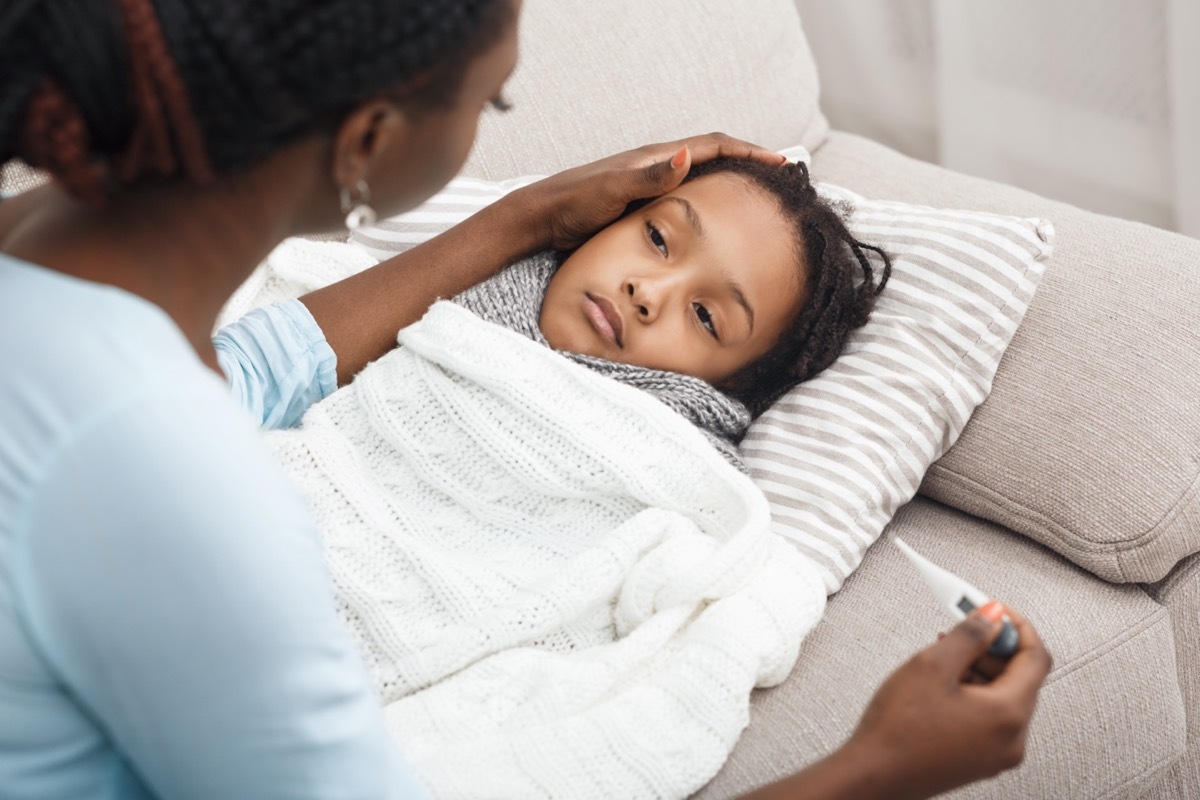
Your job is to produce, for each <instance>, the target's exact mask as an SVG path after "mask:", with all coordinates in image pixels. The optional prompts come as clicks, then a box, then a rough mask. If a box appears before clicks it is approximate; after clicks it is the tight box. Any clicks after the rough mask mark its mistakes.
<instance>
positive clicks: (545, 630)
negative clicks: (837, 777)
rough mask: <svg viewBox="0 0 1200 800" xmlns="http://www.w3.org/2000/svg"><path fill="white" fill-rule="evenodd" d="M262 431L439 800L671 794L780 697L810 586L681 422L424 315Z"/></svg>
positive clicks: (601, 381) (759, 500)
mask: <svg viewBox="0 0 1200 800" xmlns="http://www.w3.org/2000/svg"><path fill="white" fill-rule="evenodd" d="M399 339H400V342H401V344H402V345H403V346H402V347H401V348H399V349H397V350H395V351H393V352H392V353H390V354H388V355H387V356H385V357H384V358H382V359H380V360H378V361H377V362H375V363H373V364H372V365H370V366H369V367H367V368H366V369H365V370H364V371H363V372H362V373H361V374H360V375H359V376H358V377H357V378H356V379H355V381H354V382H353V383H352V384H351V385H350V386H349V387H346V388H344V389H342V390H340V391H338V392H336V393H335V394H333V395H332V396H330V397H329V398H327V399H326V400H324V401H322V402H321V403H319V404H317V405H316V406H314V407H313V408H312V409H311V410H310V411H309V413H308V414H307V415H306V416H305V417H304V420H303V422H302V425H301V427H300V428H299V429H296V430H290V431H279V432H274V433H271V434H269V435H268V438H269V441H270V442H271V444H272V446H273V447H274V449H275V451H276V452H277V453H278V455H279V457H280V459H281V461H282V462H283V463H284V464H285V466H286V468H287V469H288V471H289V472H290V473H291V474H292V476H293V477H294V478H295V480H296V481H297V482H298V483H299V484H300V486H301V487H302V488H303V490H304V491H305V493H306V494H307V496H308V498H309V499H310V501H311V504H312V507H313V509H314V511H315V514H316V516H317V519H318V522H319V524H320V527H321V530H322V532H323V535H324V537H325V543H326V550H327V554H328V559H329V565H330V568H331V572H332V575H333V579H334V582H335V584H336V588H337V594H338V598H339V607H340V610H341V613H342V615H343V616H344V618H345V621H346V623H347V625H348V626H349V628H350V630H351V631H352V632H353V635H354V636H355V637H356V639H357V641H358V643H359V646H360V647H361V649H362V652H363V653H364V655H365V658H366V660H367V663H368V665H369V667H370V670H371V673H372V675H373V677H374V681H375V687H376V689H377V691H378V692H379V695H380V696H381V698H382V700H383V701H384V703H385V704H386V713H387V719H388V723H389V727H390V729H391V731H392V733H393V734H394V735H395V737H396V739H397V741H398V742H399V744H400V746H401V748H402V749H403V750H404V752H405V754H406V756H407V758H408V759H409V760H410V761H411V763H412V764H413V766H414V767H415V769H416V770H417V772H418V774H419V775H420V776H421V778H422V779H423V780H424V781H425V783H426V784H427V785H428V787H429V789H430V791H431V792H432V794H433V795H434V796H436V797H496V798H513V797H521V798H536V797H571V798H577V797H598V798H610V797H621V798H638V797H647V798H649V797H685V796H687V795H688V794H690V793H691V792H693V791H695V790H696V789H698V788H699V787H701V786H702V785H703V784H704V783H705V782H707V781H708V779H709V778H711V777H712V776H713V775H714V774H715V773H716V772H717V770H718V769H719V768H720V766H721V764H722V763H723V762H724V760H725V758H726V757H727V755H728V753H729V751H730V749H731V748H732V747H733V744H734V742H735V741H736V740H737V738H738V736H739V734H740V732H741V730H742V729H743V727H744V726H745V725H746V723H747V719H748V708H749V698H750V691H751V689H752V688H753V687H755V686H769V685H773V684H775V683H778V682H780V681H782V680H783V679H784V678H785V677H786V676H787V674H788V672H789V671H790V670H791V667H792V665H793V664H794V662H795V659H796V657H797V653H798V650H799V646H800V643H801V640H802V639H803V637H804V636H805V634H806V633H807V632H808V631H809V630H810V629H811V628H812V627H813V626H814V625H815V624H816V622H817V620H818V619H819V618H820V616H821V614H822V612H823V610H824V604H825V590H824V586H823V584H822V581H821V579H820V576H819V575H818V573H817V572H816V570H815V569H814V567H813V566H812V564H811V563H810V562H809V561H807V560H806V559H805V558H804V557H803V556H802V555H800V554H799V553H798V552H797V551H796V549H795V548H794V547H791V546H790V545H788V544H786V543H785V542H784V541H783V540H782V539H781V538H779V537H778V536H776V535H774V534H772V533H771V532H770V530H769V524H770V523H769V519H770V515H769V511H768V507H767V503H766V501H765V499H764V497H763V495H762V494H761V492H760V491H759V490H758V489H757V488H755V486H754V484H753V483H752V482H751V480H750V479H749V478H748V477H747V476H745V475H744V474H742V473H741V472H739V471H738V470H737V469H735V468H734V467H732V466H731V465H730V464H729V463H728V462H727V461H725V460H724V459H722V458H721V456H720V455H719V454H718V453H717V452H716V451H714V450H713V448H712V447H711V446H710V445H709V443H708V441H707V440H706V438H705V437H704V436H703V435H701V433H700V432H699V431H698V430H697V429H696V428H695V427H694V426H693V425H691V424H689V423H688V422H687V421H686V420H685V419H684V418H683V417H681V416H679V415H678V414H675V413H673V412H672V411H671V410H669V409H668V408H666V407H665V406H664V405H663V404H662V403H660V402H658V401H656V400H655V399H654V398H652V397H650V396H648V395H647V394H646V393H644V392H642V391H638V390H635V389H633V388H631V387H630V386H628V385H624V384H622V383H620V382H617V381H613V380H608V379H607V378H605V377H604V376H602V375H601V374H598V373H597V372H595V371H594V370H592V369H587V368H584V367H583V366H582V365H580V364H577V363H574V362H572V361H571V360H570V359H568V358H566V357H564V356H562V355H561V354H559V353H556V352H554V351H552V350H550V349H548V348H546V347H544V346H542V345H540V344H538V343H537V342H536V341H534V340H532V339H530V338H528V337H527V336H525V335H522V334H520V333H517V332H514V331H512V330H508V329H506V328H503V327H500V326H498V325H495V324H492V323H489V322H487V321H485V320H482V319H480V318H479V317H478V316H476V315H474V314H472V313H471V312H470V311H468V310H466V309H465V308H463V307H461V306H458V305H454V304H451V303H445V302H443V303H438V304H437V305H435V306H434V307H433V308H432V309H431V310H430V312H429V313H428V314H427V315H426V317H425V318H424V319H423V320H422V321H420V322H419V323H417V324H416V325H413V326H411V327H409V328H407V329H405V330H403V331H401V332H400V336H399Z"/></svg>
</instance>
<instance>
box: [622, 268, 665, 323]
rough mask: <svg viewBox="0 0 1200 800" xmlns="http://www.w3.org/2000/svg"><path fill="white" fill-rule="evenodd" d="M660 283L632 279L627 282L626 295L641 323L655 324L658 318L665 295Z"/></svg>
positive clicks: (643, 279)
mask: <svg viewBox="0 0 1200 800" xmlns="http://www.w3.org/2000/svg"><path fill="white" fill-rule="evenodd" d="M660 283H661V282H659V281H654V280H648V279H645V278H630V279H628V280H626V281H625V294H626V295H627V296H628V297H629V301H630V303H632V304H633V308H634V311H636V312H637V318H638V320H640V321H641V322H653V321H654V320H655V318H657V317H658V312H659V309H660V308H661V307H662V294H663V287H662V286H661V285H660Z"/></svg>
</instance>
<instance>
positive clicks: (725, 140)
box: [680, 133, 787, 165]
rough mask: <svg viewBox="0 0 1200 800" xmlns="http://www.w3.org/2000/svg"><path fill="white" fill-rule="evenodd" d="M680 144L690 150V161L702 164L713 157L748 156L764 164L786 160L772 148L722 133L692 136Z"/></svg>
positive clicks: (780, 163) (780, 162)
mask: <svg viewBox="0 0 1200 800" xmlns="http://www.w3.org/2000/svg"><path fill="white" fill-rule="evenodd" d="M680 144H686V145H687V146H688V149H689V150H691V152H692V163H694V164H703V163H704V162H705V161H712V160H713V159H714V158H748V159H750V160H752V161H761V162H762V163H764V164H779V165H782V164H784V163H786V162H787V158H785V157H784V156H781V155H779V153H776V152H775V151H774V150H769V149H767V148H766V147H761V146H759V145H756V144H753V143H752V142H747V141H744V140H742V139H735V138H733V137H732V136H728V135H726V134H724V133H709V134H705V135H704V136H693V137H690V138H688V139H684V140H683V141H682V142H680Z"/></svg>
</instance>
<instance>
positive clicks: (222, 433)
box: [0, 257, 270, 498]
mask: <svg viewBox="0 0 1200 800" xmlns="http://www.w3.org/2000/svg"><path fill="white" fill-rule="evenodd" d="M0 351H2V352H4V353H5V371H4V375H3V377H2V378H0V407H2V408H4V409H5V413H4V415H3V418H2V419H0V450H3V451H4V452H6V453H9V454H12V455H13V458H12V459H11V460H10V462H9V464H10V466H9V467H8V468H7V469H0V484H3V486H4V488H5V489H6V490H7V491H6V493H5V494H6V495H7V496H8V497H10V498H17V497H21V496H25V495H26V493H27V492H28V491H31V490H32V488H33V483H34V482H35V481H37V480H39V479H42V478H44V477H45V476H48V475H50V473H51V472H52V470H53V469H54V468H55V465H56V463H58V462H60V461H61V460H62V459H64V458H67V457H70V456H71V453H72V452H75V451H80V452H86V453H89V454H91V456H96V457H97V460H96V462H95V463H94V469H96V470H97V471H99V470H104V469H115V470H120V471H122V472H124V473H126V474H132V473H134V472H137V471H139V470H141V469H143V468H144V466H145V465H146V464H153V463H158V462H161V461H162V460H163V459H169V458H171V453H170V452H164V451H163V448H164V447H166V446H168V445H167V443H169V447H170V448H172V449H173V450H174V451H175V452H176V453H177V457H178V461H179V463H180V464H183V465H185V466H186V465H188V461H189V460H190V461H191V462H193V463H192V464H191V465H190V466H189V470H188V471H189V472H194V473H195V475H193V479H194V480H199V481H204V480H207V478H206V477H205V476H206V475H210V474H213V473H220V472H221V471H224V470H227V469H231V468H232V467H231V466H230V465H231V464H233V463H235V462H237V461H238V460H245V459H247V458H249V459H251V460H253V461H254V462H255V463H258V464H260V465H264V466H269V464H270V460H269V456H268V455H267V454H266V451H265V448H264V447H263V446H262V443H261V442H260V441H259V437H258V436H257V435H256V431H255V428H254V426H253V424H252V423H251V421H250V420H249V419H248V418H246V415H245V414H244V413H241V410H240V409H239V408H238V407H237V406H236V404H235V403H234V402H233V400H232V399H231V398H230V396H229V390H228V387H227V386H226V384H225V383H224V382H223V381H222V380H221V379H220V377H219V376H218V375H217V374H216V373H214V372H213V371H211V370H209V369H208V368H206V367H205V366H204V365H203V364H202V363H201V362H200V360H199V359H198V358H197V357H196V354H195V352H194V351H193V350H192V348H191V346H190V344H189V343H188V342H187V340H186V339H185V337H184V336H183V334H182V333H181V332H180V331H179V329H178V328H177V327H176V326H175V324H174V323H173V322H172V321H171V319H170V318H169V317H168V316H167V315H166V314H165V313H163V312H162V311H161V310H160V309H158V308H157V307H156V306H153V305H151V304H150V303H148V302H146V301H144V300H142V299H140V298H137V297H134V296H133V295H130V294H128V293H125V292H122V291H120V290H116V289H111V288H109V287H105V286H101V285H98V284H94V283H90V282H88V281H80V280H77V279H74V278H70V277H67V276H64V275H61V274H59V273H55V272H52V271H50V270H45V269H42V268H39V267H35V266H33V265H27V264H23V263H22V262H17V261H14V260H12V259H5V258H3V257H0ZM101 454H103V457H101ZM197 461H199V462H201V464H196V463H195V462H197ZM204 465H207V468H206V467H205V466H204ZM161 466H162V467H164V468H170V467H172V466H173V465H172V464H171V463H167V464H162V465H161ZM197 467H198V468H197ZM39 476H41V478H39ZM200 488H201V487H200V486H197V489H198V490H199V489H200Z"/></svg>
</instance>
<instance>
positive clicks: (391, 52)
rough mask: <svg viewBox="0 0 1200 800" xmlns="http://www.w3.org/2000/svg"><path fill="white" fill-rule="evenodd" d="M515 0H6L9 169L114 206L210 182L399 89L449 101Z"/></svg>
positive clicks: (2, 106)
mask: <svg viewBox="0 0 1200 800" xmlns="http://www.w3.org/2000/svg"><path fill="white" fill-rule="evenodd" d="M514 19H515V8H514V5H513V3H512V0H423V1H422V0H388V2H364V0H5V2H4V5H3V8H2V9H0V75H3V76H4V79H3V82H2V83H0V164H3V163H6V162H7V161H9V160H10V159H12V158H15V157H19V158H21V159H23V160H24V161H26V162H28V163H29V164H31V165H32V166H36V167H40V168H43V169H45V170H47V171H49V172H50V173H52V174H53V175H54V176H55V177H57V178H58V179H59V180H60V181H61V182H62V183H63V184H64V185H65V186H66V187H67V188H68V189H69V190H70V191H71V192H72V193H74V194H75V195H77V196H79V197H80V198H82V199H85V200H88V201H91V202H94V203H103V202H104V200H105V199H106V198H107V197H108V196H109V195H111V194H113V193H114V192H116V191H118V190H119V189H120V188H121V187H123V186H129V185H133V184H136V183H139V182H142V181H145V180H149V179H155V178H174V177H181V176H182V177H187V178H188V179H191V180H194V181H204V180H207V179H209V178H211V177H212V176H213V175H215V174H221V173H226V172H229V171H232V170H236V169H238V168H239V167H243V166H246V165H248V164H250V163H252V162H254V161H255V160H257V159H260V158H262V157H265V156H267V155H268V154H270V153H272V152H273V151H275V150H276V149H278V148H279V147H280V146H282V145H284V144H287V143H288V142H290V141H293V140H296V139H299V138H301V137H302V136H304V135H307V134H309V133H312V132H314V131H317V130H321V129H323V128H330V129H331V128H332V127H333V126H335V125H336V124H337V122H338V121H340V120H341V119H342V118H343V117H344V115H345V114H346V113H347V112H348V111H350V110H351V109H353V108H354V106H355V105H356V104H358V103H360V102H362V101H364V100H367V99H369V98H371V97H374V96H379V95H384V94H386V95H389V96H392V97H394V98H395V99H396V100H397V102H400V103H403V104H405V106H406V107H408V108H410V109H412V110H413V111H415V112H419V111H421V110H423V109H428V108H431V107H438V106H443V105H450V104H452V103H453V102H454V100H455V99H456V98H457V93H458V89H459V88H460V86H461V83H462V79H463V75H464V74H465V71H466V68H467V65H468V64H469V63H470V62H471V61H472V60H473V59H474V57H475V56H477V55H479V54H481V53H483V52H485V51H486V50H487V49H489V48H490V47H491V46H492V45H493V44H495V43H496V42H497V41H499V40H500V38H501V37H502V35H503V34H504V32H505V31H506V30H507V26H508V25H510V24H512V23H513V21H514Z"/></svg>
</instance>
